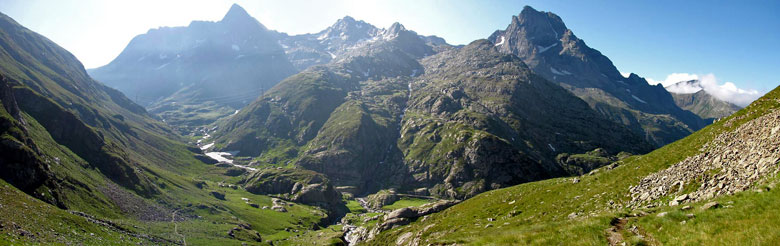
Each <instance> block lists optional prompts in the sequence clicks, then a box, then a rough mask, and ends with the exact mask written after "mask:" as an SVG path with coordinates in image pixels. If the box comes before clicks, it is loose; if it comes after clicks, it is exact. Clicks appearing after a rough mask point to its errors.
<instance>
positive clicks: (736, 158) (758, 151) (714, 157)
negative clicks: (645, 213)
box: [631, 110, 780, 206]
mask: <svg viewBox="0 0 780 246" xmlns="http://www.w3.org/2000/svg"><path fill="white" fill-rule="evenodd" d="M743 117H745V116H741V117H737V118H732V119H731V120H729V122H726V123H725V124H726V125H730V124H732V123H733V122H734V121H735V120H739V119H741V118H743ZM778 162H780V110H775V111H774V112H771V113H769V114H766V115H764V116H761V117H759V118H756V119H754V120H751V121H749V122H747V123H745V124H743V125H742V126H740V127H738V128H737V129H736V130H734V131H731V132H726V133H723V134H721V135H720V136H717V137H716V138H715V139H714V140H713V141H712V142H710V143H708V144H706V145H705V146H704V147H702V152H701V153H700V154H698V155H696V156H692V157H689V158H687V159H685V160H683V161H682V162H680V163H677V164H675V165H673V166H671V167H669V168H667V169H665V170H662V171H660V172H657V173H654V174H651V175H649V176H647V177H645V178H644V179H642V181H640V182H639V184H638V185H637V186H634V187H632V188H631V195H632V200H631V205H632V206H641V205H644V204H647V203H649V202H651V201H656V200H659V198H662V197H665V196H668V195H675V196H676V198H675V199H674V200H672V201H671V202H670V204H671V205H677V204H681V203H684V202H695V201H701V200H706V199H709V198H712V197H715V196H719V195H726V194H734V193H735V192H739V191H744V190H747V189H749V188H750V187H751V186H753V185H754V184H756V182H758V181H760V180H761V179H762V178H763V177H765V176H767V175H770V174H773V173H777V172H778ZM691 185H695V186H698V188H696V189H695V190H694V191H693V192H690V193H687V194H681V193H682V191H683V190H684V189H685V188H686V187H689V186H691ZM656 205H660V204H656Z"/></svg>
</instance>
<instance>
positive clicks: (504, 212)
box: [367, 89, 780, 245]
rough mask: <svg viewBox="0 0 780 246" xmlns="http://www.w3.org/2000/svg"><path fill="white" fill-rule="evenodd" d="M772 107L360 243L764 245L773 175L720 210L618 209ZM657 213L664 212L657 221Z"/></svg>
mask: <svg viewBox="0 0 780 246" xmlns="http://www.w3.org/2000/svg"><path fill="white" fill-rule="evenodd" d="M778 108H780V89H775V90H773V91H771V92H769V93H768V94H767V95H765V96H764V97H762V98H761V99H759V100H757V101H756V102H754V103H753V104H751V105H750V106H748V107H747V108H745V109H743V110H741V111H739V112H737V113H735V114H734V115H732V116H730V117H728V118H726V119H724V120H721V121H719V122H716V123H715V124H713V125H711V126H708V127H706V128H704V129H702V130H700V131H698V132H696V133H694V134H692V135H691V136H689V137H686V138H684V139H681V140H679V141H677V142H674V143H672V144H669V145H667V146H665V147H662V148H660V149H658V150H656V151H653V152H651V153H649V154H647V155H642V156H634V157H630V158H627V159H624V160H622V161H619V162H616V163H614V164H612V165H609V166H607V167H604V168H601V169H597V170H595V171H594V172H591V174H588V175H584V176H580V177H569V178H556V179H550V180H544V181H540V182H533V183H527V184H522V185H517V186H513V187H509V188H505V189H500V190H494V191H490V192H486V193H483V194H480V195H478V196H476V197H474V198H472V199H469V200H466V201H464V202H463V203H461V204H458V205H456V206H454V207H452V208H450V209H448V210H445V211H443V212H441V213H438V214H435V215H431V216H430V217H428V218H426V219H423V220H420V221H417V222H415V223H412V224H411V225H409V226H406V227H402V228H398V229H393V230H390V231H387V232H384V233H382V234H380V235H379V236H378V237H377V238H376V239H375V240H373V241H369V242H368V243H367V244H369V245H387V244H395V243H396V242H398V243H399V244H402V245H403V244H411V243H413V242H415V240H417V242H418V243H419V244H421V245H426V244H428V243H433V244H452V243H457V244H473V245H501V244H535V245H551V244H567V245H571V244H575V245H604V244H607V243H608V239H607V236H608V235H609V234H608V233H607V231H606V230H607V229H609V228H612V227H613V226H615V227H616V228H617V230H616V231H617V232H618V233H619V234H621V235H622V236H623V238H625V240H626V241H627V242H629V243H631V244H638V245H640V244H645V245H646V244H658V243H661V244H670V243H671V244H697V245H698V244H707V245H712V244H716V245H717V244H743V243H745V244H771V242H776V241H777V240H778V238H780V233H778V232H777V230H775V229H776V228H777V220H776V219H775V218H776V217H777V208H774V207H773V206H771V204H773V202H775V201H777V200H778V199H780V192H778V191H776V190H775V189H773V187H774V186H773V184H774V183H775V181H776V177H765V180H764V181H762V184H764V185H761V184H760V185H758V186H757V187H758V188H760V191H767V190H768V192H754V191H746V192H742V193H737V194H736V195H733V196H724V197H719V198H715V199H714V200H715V201H718V202H719V203H720V204H722V205H724V206H723V207H722V208H720V209H713V210H703V209H702V208H701V207H702V205H703V204H704V203H706V202H708V201H702V202H699V203H693V204H690V205H691V206H692V207H693V208H692V209H691V210H688V211H681V210H680V209H681V207H683V206H676V207H667V206H662V207H658V208H642V209H631V208H627V207H625V206H624V205H623V204H627V203H628V201H630V200H631V197H630V193H629V187H631V186H632V185H636V184H637V183H639V181H640V180H641V179H642V178H643V177H645V176H647V175H648V174H651V173H654V172H657V171H659V170H663V169H665V168H667V167H669V166H671V165H673V164H675V163H678V162H680V161H682V160H683V159H685V158H687V157H690V156H693V155H696V154H698V153H699V152H700V151H701V150H700V149H701V147H702V146H703V145H704V144H706V143H708V142H710V141H711V140H712V139H713V138H714V137H715V136H717V135H719V134H721V133H724V132H727V131H732V130H734V129H736V128H737V127H739V126H740V125H742V124H744V123H746V122H748V121H750V120H753V119H756V118H757V117H760V116H762V115H765V114H767V113H769V112H772V111H774V110H778ZM663 199H669V200H671V198H670V197H666V198H663ZM662 212H667V214H665V216H663V217H659V216H658V214H659V213H662ZM645 214H646V215H645ZM688 214H691V215H692V217H688ZM631 215H639V216H636V217H632V216H631ZM642 215H644V216H642ZM617 218H624V219H617ZM634 227H635V229H634ZM632 231H634V232H632ZM574 238H576V240H572V239H574Z"/></svg>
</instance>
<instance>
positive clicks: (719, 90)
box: [700, 74, 763, 107]
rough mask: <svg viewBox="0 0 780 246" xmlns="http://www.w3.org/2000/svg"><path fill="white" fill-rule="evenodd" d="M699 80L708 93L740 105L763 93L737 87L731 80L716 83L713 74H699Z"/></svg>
mask: <svg viewBox="0 0 780 246" xmlns="http://www.w3.org/2000/svg"><path fill="white" fill-rule="evenodd" d="M700 81H701V86H702V87H703V88H704V91H706V92H707V93H709V94H710V95H713V96H714V97H716V98H718V99H720V100H724V101H727V102H731V103H733V104H736V105H739V106H742V107H745V106H747V105H748V104H750V103H751V102H753V101H755V100H756V99H758V98H759V97H761V96H762V95H763V93H759V92H758V91H757V90H753V89H747V90H745V89H740V88H737V85H735V84H734V83H733V82H726V83H724V84H722V85H720V84H718V79H717V78H715V75H713V74H707V75H704V76H701V79H700Z"/></svg>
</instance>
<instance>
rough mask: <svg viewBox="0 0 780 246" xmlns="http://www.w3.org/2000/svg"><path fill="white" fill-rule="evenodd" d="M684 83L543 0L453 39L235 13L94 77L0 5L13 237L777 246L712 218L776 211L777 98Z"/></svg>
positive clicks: (4, 192) (159, 32) (158, 34)
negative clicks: (601, 43)
mask: <svg viewBox="0 0 780 246" xmlns="http://www.w3.org/2000/svg"><path fill="white" fill-rule="evenodd" d="M93 78H94V79H93ZM103 83H105V84H103ZM699 83H700V82H698V81H684V82H680V83H679V84H677V85H673V86H684V87H686V88H690V87H696V86H699V87H701V86H700V84H699ZM112 87H113V88H112ZM114 88H116V89H114ZM669 91H675V90H674V89H673V88H671V87H669V88H664V87H662V86H660V85H655V86H652V85H649V84H648V83H647V81H646V80H645V79H644V78H641V77H640V76H638V75H636V74H631V75H630V76H628V77H623V76H622V75H621V74H620V73H619V72H618V70H617V69H616V67H615V66H614V65H613V64H612V62H611V61H610V60H609V58H607V57H606V56H604V55H603V54H601V53H600V52H599V51H597V50H595V49H593V48H590V47H588V46H587V45H586V44H585V42H584V41H583V40H581V39H579V38H577V37H576V36H575V35H574V33H573V31H572V30H570V29H568V28H567V27H566V25H565V24H564V23H563V21H562V19H561V18H560V17H558V16H557V15H555V14H553V13H549V12H541V11H537V10H535V9H533V8H531V7H525V8H524V9H523V10H522V12H521V13H520V14H518V15H517V16H513V17H512V19H511V21H510V24H509V25H508V26H507V28H506V29H504V30H498V31H495V32H494V33H493V34H492V35H490V36H489V37H486V39H479V40H475V41H473V42H471V43H469V44H467V45H457V46H456V45H450V44H448V43H447V42H446V41H445V40H444V39H442V38H439V37H436V36H425V35H420V34H418V33H416V32H415V31H413V30H409V29H406V28H405V27H404V26H403V25H402V24H400V23H393V24H392V25H391V26H390V27H387V28H377V27H375V26H373V25H371V24H368V23H366V22H364V21H358V20H355V19H353V18H352V17H349V16H346V17H344V18H342V19H339V20H338V21H337V22H336V23H335V24H333V25H332V26H330V27H328V28H326V29H325V30H322V31H320V32H318V33H313V34H301V35H288V34H286V33H283V32H278V31H274V30H270V29H268V28H266V27H265V26H263V25H262V24H261V23H259V22H258V21H257V20H256V19H255V18H253V17H251V16H250V15H249V14H248V13H247V12H246V11H245V10H244V9H243V8H241V7H240V6H238V5H235V4H234V5H233V6H231V8H230V9H229V11H228V12H227V14H226V15H225V16H224V18H222V19H221V20H219V21H216V22H210V21H193V22H192V23H191V24H190V25H189V26H186V27H162V28H158V29H152V30H150V31H149V32H147V33H146V34H141V35H139V36H136V37H135V38H134V39H133V40H132V41H130V43H129V44H128V46H127V47H126V48H125V49H124V50H123V51H122V53H121V54H120V55H119V56H118V57H117V58H116V59H114V60H113V61H111V62H110V63H109V64H107V65H105V66H103V67H99V68H96V69H92V70H89V71H87V70H85V69H84V67H83V65H82V64H81V63H80V62H79V61H78V60H77V59H76V58H75V57H74V56H73V55H72V54H70V53H69V52H68V51H66V50H65V49H63V48H61V47H59V46H58V45H57V44H55V43H54V42H52V41H50V40H48V39H47V38H45V37H43V36H41V35H39V34H37V33H35V32H33V31H31V30H29V29H27V28H25V27H23V26H21V25H19V24H18V23H16V22H15V21H14V20H13V19H11V18H10V17H8V16H5V15H2V14H0V136H1V138H2V139H0V153H2V154H0V168H2V169H3V172H2V173H0V178H1V179H2V180H0V209H2V210H3V211H13V212H3V213H0V244H18V243H22V244H48V243H64V244H75V243H83V244H89V245H102V244H154V245H168V244H175V245H182V244H184V245H186V244H187V243H188V242H189V243H190V244H239V243H240V244H248V245H301V244H310V243H316V244H322V245H344V244H347V245H354V244H357V243H360V244H368V245H389V244H397V245H427V244H512V243H521V244H560V243H564V242H568V243H572V241H571V237H572V235H576V236H577V237H578V240H577V241H576V242H574V243H575V244H604V243H607V244H610V245H620V244H621V243H625V242H635V243H636V244H658V243H670V244H673V243H674V242H678V241H679V240H682V242H689V243H690V242H699V243H703V242H716V241H717V240H720V239H724V238H719V237H715V238H704V237H701V236H697V237H694V239H690V240H689V239H681V238H686V236H690V235H685V234H684V232H686V230H687V229H686V228H695V229H696V230H697V231H707V230H712V228H710V227H707V226H705V225H703V224H702V223H704V222H708V223H713V224H715V225H717V226H718V228H717V229H718V230H721V231H724V232H726V233H729V235H743V236H739V237H738V238H740V239H739V240H747V241H745V242H748V241H749V242H758V243H762V242H763V243H765V242H771V240H772V239H773V238H776V237H766V238H765V237H757V236H755V235H753V234H750V233H748V234H744V233H743V234H738V233H736V232H737V231H740V232H742V229H743V228H744V227H745V225H742V224H729V223H727V222H724V221H722V220H718V219H717V218H721V217H724V216H727V217H729V218H733V219H734V220H735V221H745V220H750V219H751V218H750V214H759V215H761V216H762V218H769V219H768V220H767V221H754V222H760V223H752V224H762V223H764V224H772V223H775V224H776V223H777V222H776V221H780V220H772V219H771V218H773V217H771V215H773V214H777V213H776V212H777V211H776V209H772V206H763V207H751V206H750V205H746V204H748V203H749V202H752V201H756V203H757V204H772V202H773V201H775V200H776V198H777V197H780V196H777V195H776V194H775V193H777V191H776V190H775V189H774V185H775V183H776V178H773V176H771V173H776V172H777V170H776V169H777V168H776V167H777V165H778V162H779V161H780V152H779V151H778V149H777V148H776V146H777V144H778V143H776V142H777V141H776V140H777V139H780V138H778V137H777V134H778V132H780V130H778V129H780V117H778V113H777V112H778V111H777V110H778V108H780V100H778V97H779V96H778V89H775V90H774V91H772V92H770V93H769V94H767V95H766V96H764V97H763V98H761V99H759V100H758V101H756V102H755V103H753V104H751V105H750V106H748V107H747V108H745V109H741V110H740V109H739V108H738V107H737V106H735V105H733V104H729V103H726V102H723V101H721V100H718V99H716V98H715V97H714V96H712V95H710V94H708V93H707V92H706V91H705V90H703V89H702V90H699V91H695V92H692V93H687V94H684V93H670V92H669ZM710 124H711V125H710ZM708 125H709V126H708ZM749 190H755V191H756V192H755V193H756V194H753V193H750V192H749ZM758 193H762V194H758ZM732 194H738V195H736V196H729V195H732ZM739 194H741V195H739ZM713 201H715V202H719V203H715V205H713V204H710V202H713ZM729 202H730V203H729ZM724 204H726V205H725V206H724ZM694 208H696V209H694ZM736 210H738V211H739V212H734V213H730V212H729V211H736ZM651 215H652V216H651ZM700 220H701V221H702V222H699V221H700ZM686 223H689V224H688V225H686ZM748 226H749V225H748ZM777 226H780V225H777ZM661 228H664V229H663V230H662V229H661ZM752 231H760V232H762V233H770V232H768V231H767V230H766V228H763V227H762V228H758V229H755V228H754V229H753V230H752ZM697 235H698V234H697ZM726 239H727V238H726ZM749 239H750V240H752V241H750V240H749ZM685 240H689V241H685ZM691 240H692V241H691ZM697 240H698V241H697ZM724 240H725V239H724ZM740 242H741V241H740Z"/></svg>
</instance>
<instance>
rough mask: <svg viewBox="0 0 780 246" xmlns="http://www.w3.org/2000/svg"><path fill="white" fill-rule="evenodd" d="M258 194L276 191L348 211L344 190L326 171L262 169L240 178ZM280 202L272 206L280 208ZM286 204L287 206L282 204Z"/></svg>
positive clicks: (333, 210)
mask: <svg viewBox="0 0 780 246" xmlns="http://www.w3.org/2000/svg"><path fill="white" fill-rule="evenodd" d="M240 183H241V184H243V185H244V188H245V189H246V190H247V191H249V192H251V193H254V194H262V195H272V196H277V197H280V198H283V199H285V200H288V201H292V202H296V203H302V204H308V205H313V206H319V207H322V208H324V209H326V210H328V211H330V212H331V213H337V214H338V213H343V212H345V210H344V209H345V206H344V203H343V201H342V200H341V193H339V192H338V191H336V189H335V188H334V187H333V185H331V184H330V181H329V180H328V179H327V178H326V177H325V176H323V175H322V174H319V173H316V172H313V171H308V170H300V169H276V168H266V169H260V170H258V171H256V172H254V173H252V174H249V176H248V177H246V178H245V179H244V180H242V181H241V182H240ZM277 206H278V202H274V207H273V208H272V209H274V210H277V209H276V207H277ZM279 207H281V208H284V206H279Z"/></svg>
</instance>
